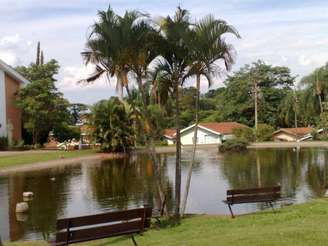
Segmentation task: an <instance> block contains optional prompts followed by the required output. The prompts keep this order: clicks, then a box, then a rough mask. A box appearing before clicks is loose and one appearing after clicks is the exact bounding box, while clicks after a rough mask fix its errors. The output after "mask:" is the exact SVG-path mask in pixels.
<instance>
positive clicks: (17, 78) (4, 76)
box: [0, 60, 29, 143]
mask: <svg viewBox="0 0 328 246" xmlns="http://www.w3.org/2000/svg"><path fill="white" fill-rule="evenodd" d="M27 83H29V81H28V80H26V79H25V78H24V77H23V76H21V75H20V74H19V73H17V72H16V71H15V69H13V68H12V67H10V66H9V65H7V64H6V63H5V62H3V61H2V60H0V137H7V138H8V141H9V143H11V142H12V141H18V140H20V139H21V138H22V115H21V110H20V109H19V108H17V106H16V103H15V101H16V95H17V92H18V90H19V88H20V87H21V86H24V85H25V84H27Z"/></svg>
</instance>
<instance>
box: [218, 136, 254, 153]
mask: <svg viewBox="0 0 328 246" xmlns="http://www.w3.org/2000/svg"><path fill="white" fill-rule="evenodd" d="M247 145H248V142H247V141H246V140H244V139H229V140H227V141H225V142H224V143H223V144H221V145H220V146H219V151H220V152H222V153H224V152H243V151H246V150H247Z"/></svg>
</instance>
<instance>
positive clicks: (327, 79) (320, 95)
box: [300, 63, 328, 124]
mask: <svg viewBox="0 0 328 246" xmlns="http://www.w3.org/2000/svg"><path fill="white" fill-rule="evenodd" d="M300 85H301V86H302V87H303V90H302V92H303V94H304V96H303V98H302V99H303V101H302V102H301V103H302V104H301V107H302V111H303V110H304V111H305V112H306V116H307V120H306V121H307V123H312V124H313V123H314V122H319V121H321V123H319V124H324V123H323V122H322V120H321V119H322V118H323V117H321V115H322V114H323V113H324V103H325V101H326V98H327V96H328V63H327V64H326V65H324V66H322V67H319V68H317V69H315V70H314V71H313V72H312V73H311V74H309V75H307V76H304V77H303V78H302V79H301V82H300ZM320 118H321V119H320ZM311 121H312V122H311Z"/></svg>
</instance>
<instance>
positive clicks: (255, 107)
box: [254, 80, 258, 130]
mask: <svg viewBox="0 0 328 246" xmlns="http://www.w3.org/2000/svg"><path fill="white" fill-rule="evenodd" d="M257 90H258V87H257V82H256V80H254V109H255V130H257V122H258V120H257V99H258V91H257Z"/></svg>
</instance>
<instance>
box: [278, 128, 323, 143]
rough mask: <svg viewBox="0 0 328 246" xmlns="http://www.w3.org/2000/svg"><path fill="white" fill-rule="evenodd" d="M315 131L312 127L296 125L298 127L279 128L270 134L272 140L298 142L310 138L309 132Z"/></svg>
mask: <svg viewBox="0 0 328 246" xmlns="http://www.w3.org/2000/svg"><path fill="white" fill-rule="evenodd" d="M314 131H316V130H315V129H314V128H312V127H298V128H281V129H279V130H277V131H275V132H274V133H273V134H272V138H273V140H274V141H277V142H278V141H287V142H299V141H303V140H308V139H312V135H311V133H312V132H314ZM322 131H323V130H322V129H320V130H318V131H317V132H318V133H320V132H322Z"/></svg>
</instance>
